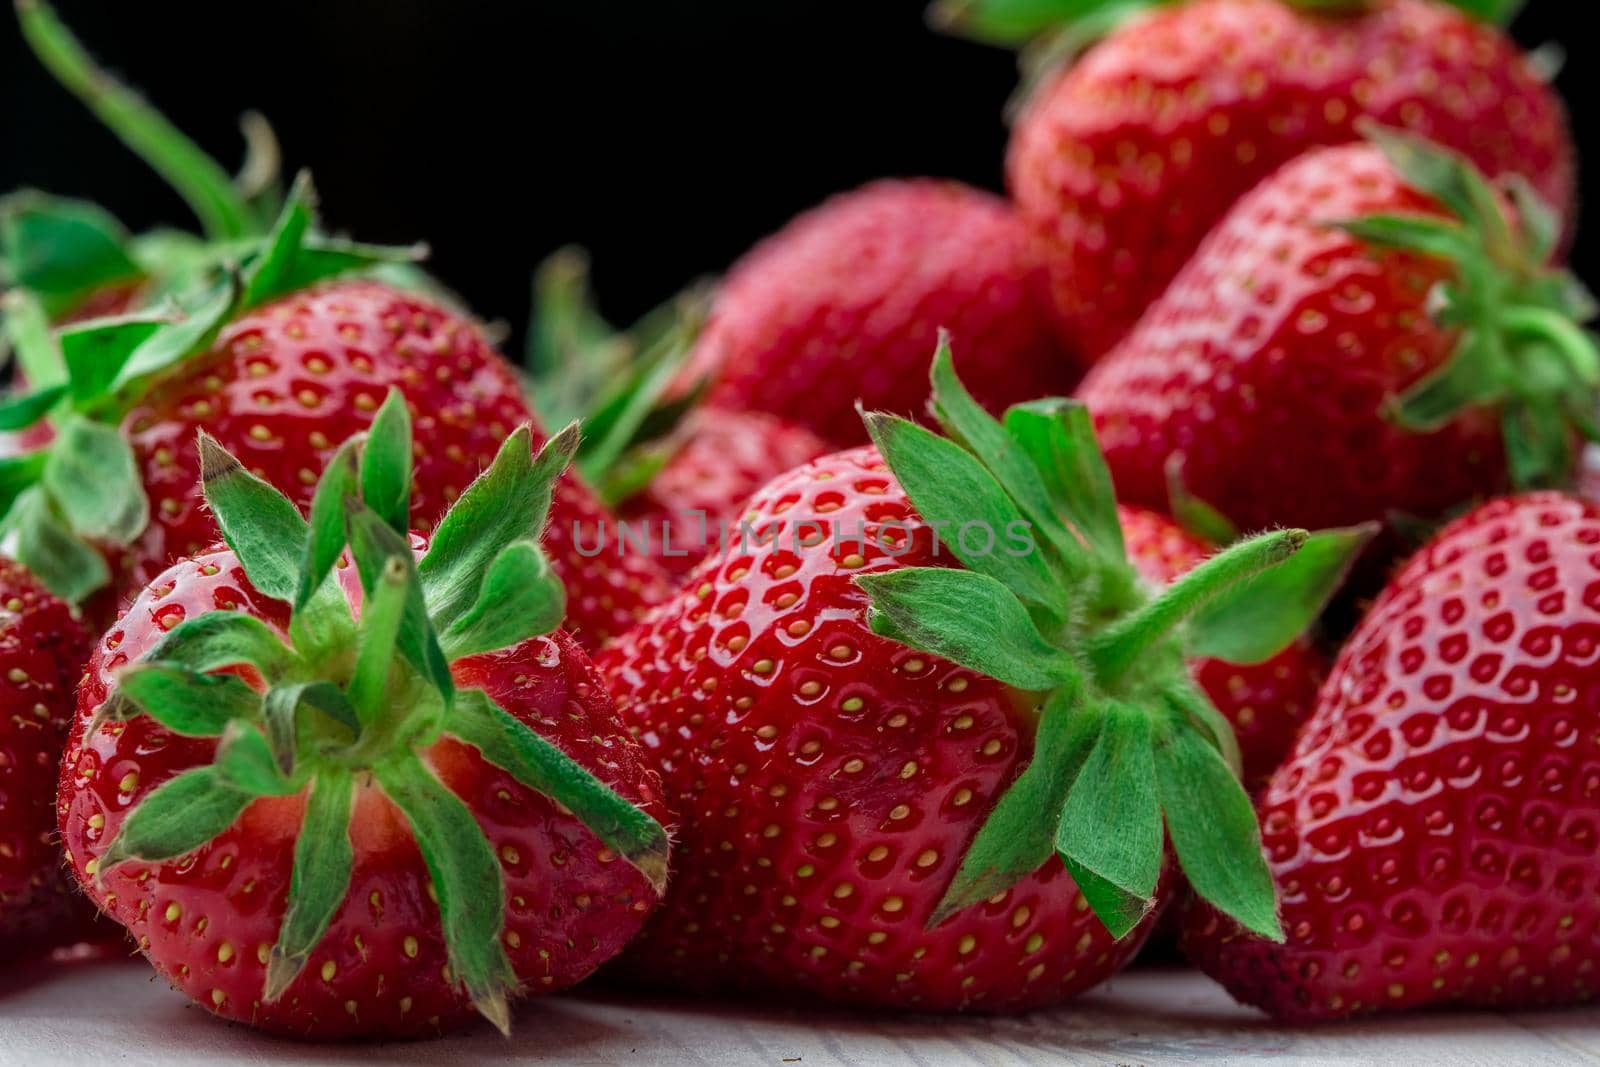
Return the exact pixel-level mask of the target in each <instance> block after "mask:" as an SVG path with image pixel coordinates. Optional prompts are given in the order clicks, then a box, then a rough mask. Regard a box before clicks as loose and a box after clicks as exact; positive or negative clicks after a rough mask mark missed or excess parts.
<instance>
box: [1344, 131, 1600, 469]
mask: <svg viewBox="0 0 1600 1067" xmlns="http://www.w3.org/2000/svg"><path fill="white" fill-rule="evenodd" d="M1363 132H1364V133H1365V134H1366V135H1367V137H1368V138H1369V139H1370V140H1372V141H1373V143H1375V144H1376V145H1377V146H1378V147H1379V148H1381V149H1382V150H1383V152H1384V154H1385V155H1387V156H1388V158H1389V160H1390V162H1391V163H1392V164H1393V166H1394V168H1395V170H1396V171H1397V172H1398V173H1399V174H1400V176H1401V177H1402V178H1403V179H1405V181H1406V183H1407V184H1408V185H1410V186H1412V187H1413V188H1414V189H1416V190H1417V191H1419V192H1422V193H1426V194H1427V195H1429V196H1430V197H1432V198H1433V199H1434V200H1436V201H1437V202H1438V203H1439V204H1440V205H1441V206H1442V207H1443V208H1444V210H1445V212H1446V214H1445V215H1444V216H1440V215H1423V214H1388V215H1374V216H1368V217H1366V218H1360V219H1348V220H1341V221H1340V222H1339V225H1340V226H1341V227H1342V228H1343V229H1344V230H1345V231H1347V232H1348V233H1350V234H1351V235H1352V236H1354V237H1356V238H1359V239H1360V240H1362V241H1365V242H1367V243H1368V244H1370V245H1372V246H1373V247H1375V248H1379V249H1395V250H1399V251H1403V252H1406V253H1409V254H1412V255H1416V256H1423V257H1427V258H1430V259H1438V260H1443V261H1445V262H1447V263H1448V264H1449V265H1450V266H1451V268H1452V269H1453V272H1454V277H1453V279H1452V280H1451V281H1450V282H1449V283H1447V284H1445V285H1442V286H1440V287H1439V289H1438V291H1437V292H1436V293H1435V294H1434V299H1433V301H1432V304H1433V314H1434V317H1435V319H1436V321H1437V322H1438V323H1439V325H1440V326H1442V327H1444V328H1446V329H1449V330H1453V331H1455V332H1456V334H1457V336H1458V341H1457V344H1456V349H1455V352H1454V353H1453V354H1452V355H1451V357H1450V358H1449V359H1448V360H1447V361H1446V362H1445V364H1444V365H1443V366H1442V367H1440V368H1439V369H1437V370H1436V371H1434V372H1433V373H1432V374H1430V375H1429V376H1428V377H1426V378H1424V379H1423V380H1422V381H1420V382H1418V383H1417V384H1416V385H1414V386H1413V387H1412V388H1411V389H1409V390H1408V391H1407V392H1405V393H1404V394H1402V395H1401V396H1398V397H1396V398H1394V400H1393V402H1392V404H1390V405H1389V408H1388V410H1387V412H1386V414H1387V415H1388V416H1389V417H1390V418H1392V419H1393V420H1394V421H1395V422H1397V423H1398V424H1399V425H1401V426H1403V427H1405V428H1407V429H1409V430H1413V431H1415V432H1417V433H1431V432H1433V431H1436V430H1438V429H1440V428H1441V427H1443V426H1445V425H1446V424H1448V423H1450V422H1451V421H1452V420H1454V419H1456V418H1457V417H1459V416H1460V415H1461V414H1463V413H1464V412H1466V411H1469V410H1473V409H1479V410H1487V411H1490V412H1495V413H1498V415H1499V419H1500V427H1501V436H1502V437H1503V439H1504V441H1505V450H1506V467H1507V470H1508V472H1509V474H1510V477H1511V482H1512V484H1513V485H1514V486H1515V487H1517V488H1518V489H1537V488H1549V487H1556V486H1561V485H1564V484H1566V483H1567V482H1569V481H1570V479H1571V476H1572V472H1573V469H1574V468H1575V466H1576V464H1577V458H1578V457H1577V447H1576V446H1577V445H1578V444H1579V443H1580V442H1581V441H1582V440H1583V439H1585V438H1587V439H1588V440H1590V441H1596V440H1600V427H1597V426H1596V424H1595V411H1596V410H1597V408H1600V343H1597V342H1596V339H1595V337H1594V336H1593V335H1592V334H1591V333H1589V332H1588V330H1587V329H1586V328H1585V327H1586V325H1587V324H1588V323H1590V322H1591V321H1592V320H1593V318H1594V316H1595V312H1596V304H1595V301H1594V299H1593V298H1592V297H1591V296H1590V295H1589V294H1588V292H1587V291H1586V290H1585V289H1584V288H1583V286H1582V284H1581V283H1579V282H1578V280H1577V279H1576V278H1575V277H1573V276H1572V275H1571V274H1569V273H1567V272H1566V271H1564V270H1558V269H1555V268H1552V267H1550V266H1549V261H1550V258H1551V256H1552V255H1554V253H1555V251H1556V249H1557V247H1558V245H1559V243H1560V238H1561V220H1560V219H1559V218H1558V217H1557V215H1556V214H1555V212H1554V211H1553V210H1552V209H1551V208H1550V207H1549V205H1547V204H1544V203H1543V202H1541V201H1540V200H1539V197H1538V195H1537V194H1536V193H1534V191H1533V190H1532V188H1531V187H1530V186H1529V185H1528V183H1527V182H1526V181H1524V180H1521V179H1512V180H1510V181H1508V182H1507V183H1506V184H1505V188H1504V190H1503V192H1501V191H1497V190H1496V189H1495V188H1494V187H1493V186H1492V185H1491V184H1490V183H1489V181H1488V180H1487V179H1486V178H1485V177H1484V176H1483V175H1482V174H1481V173H1480V172H1479V171H1478V170H1477V168H1475V167H1474V166H1473V165H1472V164H1471V163H1470V162H1469V161H1467V160H1466V159H1465V158H1464V157H1462V156H1460V155H1458V154H1456V153H1454V152H1450V151H1448V150H1446V149H1443V148H1440V147H1439V146H1437V145H1434V144H1431V143H1429V142H1427V141H1424V140H1421V139H1420V138H1417V137H1416V136H1414V135H1412V134H1409V133H1403V132H1400V131H1396V130H1388V129H1384V128H1382V127H1379V126H1375V125H1370V124H1369V125H1367V126H1366V127H1364V128H1363ZM1508 207H1509V208H1514V209H1515V221H1513V218H1512V212H1511V210H1508Z"/></svg>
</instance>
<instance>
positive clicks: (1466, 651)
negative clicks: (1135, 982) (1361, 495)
mask: <svg viewBox="0 0 1600 1067" xmlns="http://www.w3.org/2000/svg"><path fill="white" fill-rule="evenodd" d="M1596 545H1600V508H1597V507H1596V506H1595V505H1593V504H1589V503H1585V502H1582V501H1579V500H1577V499H1576V498H1573V497H1568V496H1564V495H1560V494H1555V493H1539V494H1533V495H1528V496H1522V497H1515V498H1508V499H1501V500H1496V501H1493V502H1491V503H1489V504H1486V505H1484V506H1483V507H1481V508H1479V509H1478V510H1476V511H1474V512H1473V513H1471V514H1470V515H1468V516H1466V517H1464V518H1462V519H1461V520H1459V521H1457V522H1456V523H1454V524H1452V525H1451V526H1450V527H1448V528H1447V529H1446V530H1445V531H1444V532H1442V533H1441V534H1440V535H1439V536H1438V538H1437V539H1436V540H1434V541H1433V542H1431V543H1430V544H1429V545H1428V546H1427V547H1425V548H1424V549H1423V550H1422V551H1421V552H1419V553H1418V554H1417V556H1416V557H1414V558H1413V559H1412V560H1411V561H1410V562H1409V563H1408V564H1407V565H1406V566H1405V568H1404V569H1403V570H1402V571H1401V572H1400V573H1399V574H1398V575H1397V576H1396V578H1395V580H1394V582H1393V584H1391V585H1390V587H1389V588H1388V590H1387V591H1385V592H1384V594H1383V596H1382V597H1381V598H1380V599H1379V601H1378V603H1377V604H1376V605H1375V606H1374V607H1373V609H1372V612H1371V614H1370V615H1368V616H1367V618H1366V620H1365V621H1364V622H1363V623H1362V624H1361V626H1360V627H1359V628H1358V629H1357V631H1356V633H1355V634H1354V636H1352V637H1351V639H1350V641H1349V643H1348V644H1347V645H1346V646H1345V649H1344V651H1343V652H1342V654H1341V655H1340V657H1339V661H1338V663H1337V665H1336V666H1335V667H1334V671H1333V675H1332V677H1331V678H1330V679H1329V680H1328V684H1327V685H1326V686H1324V687H1323V690H1322V695H1321V698H1320V700H1319V701H1318V704H1317V708H1316V711H1315V712H1314V713H1313V714H1312V717H1311V719H1310V721H1309V722H1308V723H1307V724H1306V727H1305V729H1304V731H1303V732H1302V733H1301V735H1300V740H1299V742H1298V743H1297V744H1296V746H1295V749H1294V752H1293V753H1292V754H1291V756H1290V758H1289V760H1288V761H1287V762H1286V763H1285V764H1284V765H1283V766H1282V767H1281V768H1280V769H1279V770H1278V772H1277V773H1276V774H1275V775H1274V776H1273V778H1272V782H1271V785H1270V786H1269V787H1268V789H1267V792H1266V794H1265V795H1264V796H1263V798H1262V800H1261V805H1260V814H1261V823H1262V827H1263V830H1264V837H1265V850H1266V855H1267V858H1268V861H1269V863H1270V864H1271V867H1272V872H1273V878H1274V880H1275V881H1276V882H1277V884H1278V886H1279V890H1280V899H1281V900H1282V902H1283V912H1282V919H1283V928H1284V930H1285V931H1286V932H1287V933H1288V941H1287V942H1286V943H1285V944H1282V945H1269V944H1265V943H1263V942H1259V941H1256V940H1254V939H1252V938H1249V937H1246V936H1241V935H1239V934H1238V933H1236V932H1235V931H1234V930H1233V929H1232V927H1231V924H1230V923H1228V922H1226V921H1225V920H1222V919H1220V918H1219V917H1217V916H1216V915H1214V914H1212V913H1209V912H1206V911H1204V910H1202V911H1201V912H1199V913H1197V914H1195V915H1193V916H1191V921H1190V924H1189V928H1188V932H1187V937H1186V949H1187V951H1188V953H1189V954H1190V957H1191V958H1192V959H1194V960H1195V962H1196V963H1198V964H1199V965H1200V966H1201V967H1202V968H1204V969H1205V970H1206V972H1207V973H1208V974H1211V975H1212V976H1213V977H1215V978H1217V979H1218V980H1219V981H1221V982H1222V983H1223V984H1224V985H1225V986H1226V987H1227V988H1228V990H1229V992H1231V993H1232V994H1233V995H1234V996H1235V997H1238V998H1239V999H1240V1000H1242V1001H1244V1002H1246V1003H1250V1004H1255V1005H1257V1006H1259V1007H1261V1008H1263V1009H1265V1010H1266V1011H1268V1012H1270V1013H1271V1014H1273V1015H1274V1016H1276V1017H1279V1018H1283V1019H1291V1020H1313V1019H1330V1018H1343V1017H1346V1016H1350V1015H1358V1014H1365V1013H1372V1012H1385V1011H1396V1010H1401V1009H1407V1008H1417V1007H1422V1006H1426V1005H1439V1004H1456V1005H1480V1006H1493V1007H1503V1008H1512V1007H1518V1006H1527V1005H1535V1004H1564V1003H1571V1002H1574V1001H1586V1000H1589V999H1590V998H1591V997H1592V996H1593V994H1594V991H1595V985H1594V978H1593V970H1594V960H1595V957H1596V954H1597V952H1600V933H1597V930H1600V908H1597V907H1596V905H1595V903H1594V901H1595V896H1594V885H1595V883H1596V879H1597V878H1600V851H1597V846H1600V839H1597V837H1596V829H1595V824H1594V818H1593V816H1594V812H1595V802H1596V797H1597V796H1600V758H1597V756H1596V751H1595V749H1596V740H1595V739H1596V737H1597V735H1600V718H1597V715H1596V712H1595V708H1596V701H1597V698H1600V694H1597V692H1596V686H1595V681H1594V674H1593V670H1592V667H1593V663H1594V651H1595V647H1596V640H1597V637H1600V607H1597V605H1596V603H1595V589H1596V588H1597V585H1596V581H1597V578H1600V568H1597V564H1596V554H1595V550H1596Z"/></svg>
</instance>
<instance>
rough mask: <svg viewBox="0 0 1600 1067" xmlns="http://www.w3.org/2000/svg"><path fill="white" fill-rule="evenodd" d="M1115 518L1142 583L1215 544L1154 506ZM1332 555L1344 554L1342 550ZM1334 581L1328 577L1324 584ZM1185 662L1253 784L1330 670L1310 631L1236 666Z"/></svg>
mask: <svg viewBox="0 0 1600 1067" xmlns="http://www.w3.org/2000/svg"><path fill="white" fill-rule="evenodd" d="M1117 518H1118V520H1119V521H1120V522H1121V525H1122V537H1123V541H1124V542H1125V543H1126V545H1127V549H1128V561H1129V562H1130V563H1132V564H1133V566H1134V569H1135V570H1137V571H1138V572H1139V576H1140V577H1141V578H1143V579H1144V580H1145V581H1147V582H1154V583H1156V584H1157V585H1159V586H1166V585H1170V584H1171V583H1172V582H1175V581H1177V580H1178V579H1179V578H1181V577H1182V576H1183V575H1185V574H1187V573H1188V572H1189V571H1191V570H1193V569H1194V568H1195V567H1197V566H1199V565H1200V564H1201V563H1203V562H1205V561H1206V560H1207V559H1209V558H1210V557H1211V556H1213V555H1215V554H1216V551H1217V549H1216V546H1215V545H1213V544H1210V543H1208V542H1206V541H1203V540H1201V539H1200V538H1199V537H1196V536H1195V535H1194V534H1191V533H1189V532H1188V531H1187V530H1185V529H1184V528H1183V527H1181V526H1179V525H1178V524H1177V523H1176V522H1174V521H1173V520H1171V519H1169V518H1167V517H1166V516H1165V515H1161V514H1158V513H1157V512H1154V511H1147V510H1145V509H1143V508H1130V507H1120V508H1118V509H1117ZM1350 536H1351V537H1352V538H1353V539H1364V538H1365V537H1366V536H1367V532H1366V531H1350ZM1302 551H1304V550H1302ZM1338 559H1339V561H1340V562H1342V561H1343V557H1342V556H1340V557H1338ZM1337 583H1338V579H1331V580H1330V581H1329V582H1328V588H1330V589H1331V588H1333V587H1334V586H1335V585H1337ZM1189 667H1190V670H1191V671H1193V672H1194V677H1195V681H1197V682H1199V683H1200V688H1201V689H1203V690H1205V693H1206V695H1207V696H1209V697H1210V698H1211V702H1212V703H1213V704H1215V705H1216V708H1217V710H1218V711H1220V712H1222V715H1223V718H1225V719H1227V720H1228V725H1230V726H1232V727H1233V732H1234V735H1235V736H1236V737H1238V739H1239V750H1240V753H1241V755H1242V757H1243V760H1244V781H1245V784H1246V785H1247V786H1249V787H1250V788H1251V789H1252V790H1254V789H1255V788H1256V787H1257V786H1259V785H1261V784H1263V783H1265V782H1266V780H1267V776H1268V775H1270V774H1271V773H1272V772H1273V771H1274V770H1276V769H1277V767H1278V764H1279V763H1281V762H1282V761H1283V757H1284V756H1285V755H1287V754H1288V752H1289V748H1290V746H1291V745H1293V744H1294V739H1295V735H1296V734H1297V733H1298V732H1299V730H1300V725H1301V723H1303V722H1305V720H1306V717H1307V716H1308V715H1310V714H1311V708H1312V705H1313V704H1314V703H1315V701H1316V698H1317V691H1318V690H1319V689H1320V688H1321V686H1322V682H1323V679H1325V678H1326V677H1327V674H1328V664H1327V661H1326V659H1325V658H1324V657H1323V654H1322V652H1321V650H1320V649H1318V648H1317V646H1316V643H1315V642H1314V641H1313V640H1312V639H1311V636H1310V635H1309V634H1304V635H1301V636H1300V637H1298V638H1297V639H1296V640H1295V641H1294V643H1293V644H1291V645H1289V647H1287V648H1285V649H1284V650H1283V651H1282V652H1279V653H1278V654H1277V655H1276V656H1274V657H1272V658H1271V659H1269V660H1267V661H1266V662H1264V663H1258V664H1252V665H1244V666H1241V665H1239V664H1235V663H1228V662H1227V661H1225V660H1220V659H1200V660H1196V661H1194V662H1192V663H1191V664H1190V665H1189Z"/></svg>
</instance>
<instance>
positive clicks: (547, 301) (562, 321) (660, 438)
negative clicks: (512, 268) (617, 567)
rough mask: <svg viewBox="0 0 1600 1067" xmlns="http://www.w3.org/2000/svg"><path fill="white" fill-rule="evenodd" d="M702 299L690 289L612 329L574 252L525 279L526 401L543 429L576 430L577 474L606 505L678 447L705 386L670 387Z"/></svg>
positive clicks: (698, 288) (700, 316) (702, 291)
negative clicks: (528, 293)
mask: <svg viewBox="0 0 1600 1067" xmlns="http://www.w3.org/2000/svg"><path fill="white" fill-rule="evenodd" d="M708 290H709V287H708V286H707V285H705V284H703V283H697V284H695V285H691V286H690V287H689V288H688V289H686V290H685V291H684V292H683V293H680V294H679V295H678V296H676V297H674V298H673V299H671V300H669V301H668V302H667V303H665V304H663V305H661V306H660V307H658V308H656V309H655V310H653V311H651V312H650V313H649V314H647V315H646V316H645V317H644V318H643V319H641V320H639V322H637V323H635V324H634V325H633V326H632V327H630V328H629V329H627V330H618V329H616V328H615V327H613V326H612V325H611V324H610V323H608V322H606V320H605V319H604V318H602V317H601V315H600V313H599V311H598V310H597V309H596V308H595V305H594V297H593V293H592V292H591V290H590V283H589V262H588V258H587V256H586V255H585V254H584V253H583V252H582V251H581V250H580V249H577V248H563V249H561V250H559V251H557V252H556V253H554V254H553V255H551V256H550V257H549V258H547V259H546V260H545V261H544V263H542V264H541V265H540V267H539V270H538V273H537V274H536V275H535V276H534V285H533V312H534V314H533V321H532V323H531V326H530V328H529V331H528V351H527V360H526V362H527V372H528V377H529V379H530V380H531V385H532V388H531V390H530V396H529V399H530V401H531V402H532V404H533V406H534V409H535V410H536V411H537V412H538V413H539V417H540V419H541V420H542V421H543V422H544V423H545V425H547V426H560V425H563V424H565V423H567V422H570V421H572V420H574V419H577V420H581V421H582V422H583V427H584V439H583V444H582V445H580V446H579V449H578V458H577V460H576V464H577V467H578V471H579V473H581V474H582V475H583V477H584V480H585V481H586V482H587V483H588V484H589V485H591V486H593V487H594V488H595V491H596V492H597V493H599V495H600V497H601V499H602V500H604V501H605V503H606V504H607V505H610V506H613V507H614V506H616V505H617V504H619V503H621V502H622V501H624V500H627V499H628V498H629V497H631V496H633V495H635V494H636V493H638V492H640V491H641V490H643V489H644V488H645V486H646V485H648V484H649V482H650V479H651V478H653V477H654V476H655V474H656V473H657V472H658V471H660V470H661V468H662V467H664V466H666V465H667V463H668V462H670V460H671V459H672V457H673V455H674V454H675V453H676V452H677V450H678V448H679V447H680V445H681V444H682V439H681V434H678V433H677V430H678V429H679V427H680V426H681V424H682V422H683V419H684V418H685V417H686V416H687V415H688V414H689V412H690V411H692V410H693V409H694V407H695V405H696V404H697V403H698V402H699V400H700V398H701V396H702V394H703V393H704V387H705V385H706V383H704V382H701V383H697V384H696V385H695V387H693V388H690V389H687V390H684V391H682V392H681V393H673V392H672V387H673V386H674V384H675V383H676V382H677V381H678V380H679V377H680V373H681V371H682V370H683V367H684V364H685V362H686V361H687V359H688V357H689V354H690V352H691V351H692V350H693V348H694V343H695V340H696V338H697V337H698V336H699V333H700V327H701V325H702V323H703V322H704V320H705V316H706V312H707V310H708V306H709V304H710V296H709V291H708Z"/></svg>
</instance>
